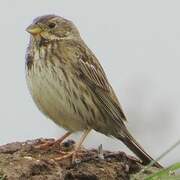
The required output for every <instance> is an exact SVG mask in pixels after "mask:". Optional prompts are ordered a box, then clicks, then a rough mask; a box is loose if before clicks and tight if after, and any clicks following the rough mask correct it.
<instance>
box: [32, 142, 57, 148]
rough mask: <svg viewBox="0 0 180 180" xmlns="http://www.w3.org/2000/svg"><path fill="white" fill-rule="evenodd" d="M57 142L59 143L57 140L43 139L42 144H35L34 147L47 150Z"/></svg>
mask: <svg viewBox="0 0 180 180" xmlns="http://www.w3.org/2000/svg"><path fill="white" fill-rule="evenodd" d="M55 144H57V141H55V140H52V141H46V140H42V141H41V144H38V145H35V146H34V148H35V149H42V150H46V149H49V148H50V147H52V146H53V145H55Z"/></svg>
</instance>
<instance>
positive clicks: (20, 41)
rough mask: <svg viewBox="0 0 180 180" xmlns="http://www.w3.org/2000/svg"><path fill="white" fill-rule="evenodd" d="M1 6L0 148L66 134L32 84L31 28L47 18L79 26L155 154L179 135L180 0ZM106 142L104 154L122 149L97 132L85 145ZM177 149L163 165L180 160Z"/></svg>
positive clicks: (6, 0) (43, 0)
mask: <svg viewBox="0 0 180 180" xmlns="http://www.w3.org/2000/svg"><path fill="white" fill-rule="evenodd" d="M0 5H1V6H0V40H1V43H0V51H1V55H0V58H1V60H0V82H1V85H0V88H1V89H0V117H1V119H0V144H5V143H8V142H12V141H23V140H27V139H33V138H39V137H56V138H57V137H60V136H61V135H62V134H63V133H64V130H62V129H61V128H59V127H57V126H56V125H55V124H54V123H53V122H52V121H50V120H48V119H47V118H46V117H44V116H43V115H42V114H41V113H40V112H39V110H38V109H37V108H36V106H35V104H34V103H33V101H32V99H31V97H30V94H29V92H28V89H27V87H26V81H25V72H24V71H25V70H24V62H25V51H26V47H27V44H28V40H29V34H28V33H26V32H25V28H26V27H27V26H28V25H29V24H30V23H31V22H32V20H33V19H34V18H35V17H37V16H39V15H44V14H57V15H60V16H63V17H65V18H68V19H71V20H72V21H73V22H74V23H75V24H76V25H77V27H78V28H79V30H80V32H81V35H82V37H83V39H84V40H85V41H86V43H87V44H88V46H89V47H90V48H91V49H92V50H93V52H94V53H95V54H96V56H97V57H98V59H99V61H100V62H101V64H102V65H103V67H104V69H105V71H106V73H107V76H108V78H109V81H110V82H111V83H112V86H113V87H114V89H115V91H116V93H117V95H118V97H119V99H120V102H121V104H122V106H123V109H124V111H125V113H126V115H127V117H128V121H129V122H128V127H129V129H130V131H131V132H132V133H133V135H134V136H135V137H136V139H137V140H138V141H139V142H140V144H142V146H143V147H144V148H145V149H146V150H147V151H148V153H149V154H151V156H153V157H157V156H159V155H160V154H161V153H162V152H164V151H165V150H166V149H167V148H168V147H170V146H171V145H172V144H173V143H175V142H176V141H177V140H178V139H179V138H180V122H179V121H180V101H179V99H180V82H179V77H180V70H179V69H180V11H179V7H180V1H178V0H177V1H175V0H174V1H168V0H161V1H160V0H151V1H144V0H142V1H140V0H136V1H134V0H129V1H123V0H114V1H111V0H107V1H105V0H98V1H97V0H86V1H84V0H75V1H72V0H64V1H62V0H54V1H47V0H39V1H37V0H31V1H20V0H13V1H10V0H2V1H1V4H0ZM74 137H75V138H76V139H78V138H79V135H75V136H73V137H72V138H74ZM101 143H102V144H103V147H104V149H112V150H123V149H124V146H122V144H121V143H120V142H119V141H116V140H114V139H111V138H107V137H105V136H103V135H100V134H97V133H92V134H90V135H89V137H88V138H87V139H86V141H85V143H84V144H85V145H86V146H87V147H97V146H98V145H99V144H101ZM179 151H180V147H178V148H176V149H175V150H174V151H173V152H172V153H170V154H169V155H167V156H166V157H165V158H164V159H163V160H162V161H161V162H162V163H163V164H170V163H173V162H177V161H179V160H180V155H179Z"/></svg>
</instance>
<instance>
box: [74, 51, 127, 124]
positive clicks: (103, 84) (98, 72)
mask: <svg viewBox="0 0 180 180" xmlns="http://www.w3.org/2000/svg"><path fill="white" fill-rule="evenodd" d="M85 52H86V56H84V57H85V59H84V58H82V56H81V58H79V59H78V63H77V64H78V66H76V67H77V68H78V71H80V76H81V78H82V79H83V81H84V82H85V83H86V84H87V85H88V86H89V87H90V88H91V90H92V91H93V93H94V94H95V96H96V97H97V99H98V100H99V102H100V103H101V104H102V108H104V110H105V111H106V112H107V113H108V115H109V116H110V117H111V118H112V119H113V120H114V121H116V123H118V124H119V125H120V124H122V121H125V120H126V117H125V115H124V113H123V111H122V109H121V106H120V104H119V102H118V100H117V98H116V95H115V93H114V91H113V89H112V87H111V85H110V84H109V82H108V80H107V78H106V75H105V73H104V71H103V69H102V67H101V65H100V64H99V62H98V60H97V59H96V57H95V56H94V55H93V54H92V52H91V51H90V50H89V49H86V51H83V53H85ZM81 53H82V52H81Z"/></svg>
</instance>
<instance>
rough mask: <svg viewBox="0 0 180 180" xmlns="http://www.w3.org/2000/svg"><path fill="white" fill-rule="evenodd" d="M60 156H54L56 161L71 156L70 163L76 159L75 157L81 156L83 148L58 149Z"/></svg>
mask: <svg viewBox="0 0 180 180" xmlns="http://www.w3.org/2000/svg"><path fill="white" fill-rule="evenodd" d="M59 154H60V156H59V157H56V158H54V159H55V160H56V161H62V160H65V159H68V158H72V163H75V162H76V160H77V157H79V156H82V155H83V154H84V152H83V150H81V151H77V150H73V151H70V152H66V151H59Z"/></svg>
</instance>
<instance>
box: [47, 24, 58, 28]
mask: <svg viewBox="0 0 180 180" xmlns="http://www.w3.org/2000/svg"><path fill="white" fill-rule="evenodd" d="M55 26H56V24H55V23H49V24H48V27H49V28H51V29H52V28H55Z"/></svg>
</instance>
